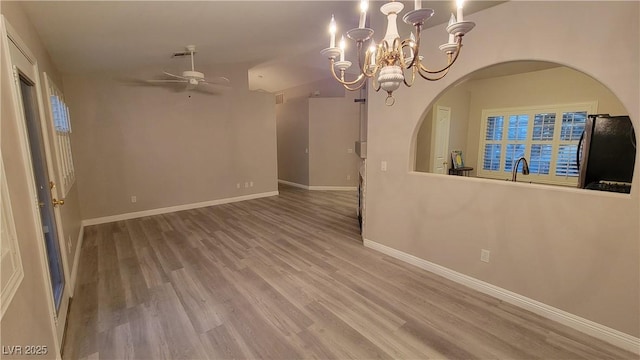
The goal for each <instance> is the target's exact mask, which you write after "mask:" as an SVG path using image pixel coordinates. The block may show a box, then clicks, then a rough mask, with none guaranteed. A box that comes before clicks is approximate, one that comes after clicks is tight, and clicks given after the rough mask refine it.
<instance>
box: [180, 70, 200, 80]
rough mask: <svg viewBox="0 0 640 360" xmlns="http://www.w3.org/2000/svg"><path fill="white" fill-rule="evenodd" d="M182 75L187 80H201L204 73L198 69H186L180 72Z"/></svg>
mask: <svg viewBox="0 0 640 360" xmlns="http://www.w3.org/2000/svg"><path fill="white" fill-rule="evenodd" d="M182 77H185V78H187V79H189V80H195V81H196V82H197V81H199V80H200V81H202V80H204V74H203V73H201V72H199V71H192V70H186V71H183V72H182Z"/></svg>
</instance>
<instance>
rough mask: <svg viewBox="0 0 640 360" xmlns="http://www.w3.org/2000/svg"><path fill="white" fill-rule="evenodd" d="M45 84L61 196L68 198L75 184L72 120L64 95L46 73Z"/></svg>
mask: <svg viewBox="0 0 640 360" xmlns="http://www.w3.org/2000/svg"><path fill="white" fill-rule="evenodd" d="M45 84H46V88H47V95H48V98H49V109H50V111H51V113H50V114H51V120H52V121H53V136H52V138H53V147H54V154H55V160H56V161H55V164H56V170H57V174H58V183H59V185H60V191H61V192H62V194H61V196H67V193H68V192H69V189H71V186H73V183H74V182H75V180H76V178H75V171H74V167H73V155H72V153H71V118H70V116H69V107H68V106H67V105H66V104H65V102H64V95H62V92H61V91H60V90H58V88H57V87H56V86H55V84H54V83H53V81H51V79H50V78H49V76H48V75H47V74H46V73H45Z"/></svg>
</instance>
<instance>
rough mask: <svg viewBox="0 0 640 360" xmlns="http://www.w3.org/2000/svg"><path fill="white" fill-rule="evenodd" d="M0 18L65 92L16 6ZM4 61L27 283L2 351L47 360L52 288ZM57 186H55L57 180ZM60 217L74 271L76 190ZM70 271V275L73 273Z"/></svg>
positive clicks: (7, 323) (9, 315)
mask: <svg viewBox="0 0 640 360" xmlns="http://www.w3.org/2000/svg"><path fill="white" fill-rule="evenodd" d="M0 12H1V13H2V14H3V15H4V16H5V17H6V19H7V20H8V22H9V23H10V24H11V26H12V27H13V28H14V30H15V31H16V32H17V33H18V35H19V36H20V38H21V39H22V40H23V41H24V42H25V44H26V46H27V47H28V48H29V50H30V51H31V52H32V53H33V55H34V56H35V57H36V60H37V63H38V67H39V71H40V74H39V75H40V83H41V85H42V84H44V78H43V77H42V72H46V73H47V74H49V76H50V77H51V78H52V79H53V81H54V82H56V84H57V85H58V86H59V87H61V81H60V76H59V74H58V71H57V69H56V68H55V66H54V65H53V64H52V62H51V59H50V57H49V54H48V53H47V51H46V49H45V48H44V46H43V45H42V43H41V41H40V38H39V37H38V35H37V33H36V32H35V30H34V28H33V26H32V25H31V23H30V22H29V20H28V19H27V17H26V15H25V13H24V12H23V10H22V7H21V5H20V4H19V3H16V2H7V1H3V2H2V7H1V9H0ZM6 55H8V54H4V53H3V54H2V69H1V71H2V74H1V76H0V79H2V80H1V82H2V96H1V101H2V119H1V121H0V123H1V126H2V141H1V143H2V149H1V151H2V157H3V159H4V163H5V167H6V172H7V185H8V187H9V192H10V197H11V204H12V207H13V212H14V219H15V222H16V231H17V235H18V239H19V247H20V254H21V257H22V266H23V268H24V279H23V281H22V283H21V284H20V287H19V288H18V290H17V292H16V294H15V297H14V298H13V301H12V302H11V305H10V306H9V308H8V309H7V312H6V314H5V315H4V317H3V318H2V329H1V332H2V346H12V345H27V344H33V345H46V346H48V349H49V350H50V351H49V354H48V356H46V358H54V357H55V346H54V344H55V334H54V333H53V331H52V328H51V322H50V308H49V302H48V301H47V300H46V299H47V297H50V296H51V294H50V289H49V284H48V282H47V281H46V278H45V277H44V276H45V275H44V274H45V273H46V272H48V270H46V263H44V259H42V258H41V256H40V252H39V250H38V248H39V247H38V243H37V241H39V240H40V239H41V238H42V235H41V234H38V231H39V230H38V229H39V227H40V225H38V224H36V223H35V222H34V220H33V217H32V211H34V209H32V206H31V205H29V204H33V202H32V200H31V197H30V195H29V188H28V186H29V183H28V181H29V180H28V179H29V176H30V175H29V174H28V173H27V171H26V170H25V164H30V160H29V156H28V154H26V153H24V152H23V151H22V150H21V146H20V143H19V142H18V139H19V133H20V132H19V131H20V130H19V128H20V127H21V126H22V124H21V121H22V120H21V119H20V118H18V116H17V111H22V109H16V108H15V106H14V103H13V99H12V94H11V87H10V85H11V79H12V78H13V76H12V75H11V74H10V72H9V70H8V66H9V64H8V63H7V61H8V59H7V58H6ZM42 90H43V91H42V95H43V99H45V101H46V95H45V92H44V89H42ZM44 115H45V116H48V113H46V112H45V113H44ZM47 120H48V121H49V123H51V121H50V119H48V118H47ZM72 145H73V144H72ZM29 166H30V165H29ZM53 180H54V181H55V178H54V179H53ZM59 211H60V219H61V221H62V224H60V225H61V227H62V229H63V232H62V234H61V237H62V238H63V239H64V240H62V244H61V246H60V248H61V250H62V251H65V252H66V256H67V259H68V262H69V264H68V265H69V267H71V266H72V265H73V259H74V257H75V254H76V251H78V248H77V245H78V234H79V230H80V215H79V203H78V195H77V186H73V187H72V188H71V189H70V191H69V194H68V195H67V197H66V198H65V205H64V206H62V207H61V208H60V210H59ZM67 239H68V240H70V241H71V245H72V246H71V249H68V248H67V246H66V241H67ZM67 270H68V273H69V274H70V273H71V269H70V268H69V269H67ZM66 280H67V285H68V286H69V285H70V280H71V279H69V278H67V279H66Z"/></svg>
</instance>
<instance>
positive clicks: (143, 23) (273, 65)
mask: <svg viewBox="0 0 640 360" xmlns="http://www.w3.org/2000/svg"><path fill="white" fill-rule="evenodd" d="M500 2H502V1H469V2H468V4H467V5H466V6H465V13H467V14H470V13H473V12H475V11H479V10H481V9H484V8H486V7H489V6H493V5H496V4H498V3H500ZM404 3H405V11H406V10H407V9H409V10H410V9H412V8H413V1H410V2H404ZM380 4H382V2H376V3H374V2H372V3H371V5H370V10H369V14H370V16H375V17H378V15H376V14H375V13H377V12H378V8H379V5H380ZM358 5H359V2H358V1H323V0H320V1H29V2H24V3H23V6H24V8H25V10H26V12H27V14H28V16H29V18H30V19H31V21H32V23H33V25H34V26H35V28H36V30H37V31H38V33H39V35H40V37H41V39H42V41H43V42H44V44H45V46H46V47H47V49H48V50H49V53H50V55H51V57H52V59H53V62H54V63H55V65H56V66H57V67H58V69H59V70H60V71H61V72H62V73H71V74H87V73H94V72H116V71H118V72H122V71H127V70H131V69H140V68H143V67H145V66H160V67H161V66H165V65H166V64H169V62H170V60H171V58H170V57H171V54H172V53H173V52H177V51H182V50H183V48H184V46H185V45H188V44H194V45H196V46H197V51H198V55H196V69H197V64H201V65H206V66H210V65H215V64H223V63H248V64H250V66H251V67H252V69H251V70H250V71H249V82H250V88H251V89H254V90H255V89H262V90H265V91H269V92H275V91H280V90H283V89H286V88H290V87H293V86H297V85H301V84H304V83H308V82H311V81H314V80H319V79H322V78H325V77H327V76H328V68H327V60H326V59H324V58H323V57H322V56H321V55H320V53H319V51H320V50H321V49H323V48H325V47H327V45H328V38H329V36H328V32H327V29H328V23H329V19H330V18H331V15H332V14H335V17H336V20H337V22H338V26H339V29H338V31H339V32H344V31H345V30H346V29H350V28H353V27H356V26H357V21H358ZM423 7H431V8H434V10H435V11H436V15H434V17H433V18H432V19H431V20H430V21H429V24H428V25H429V26H434V25H436V24H443V23H445V22H446V21H447V20H448V17H449V13H450V12H451V11H454V10H455V1H454V0H451V1H424V2H423ZM380 16H381V15H380ZM347 56H349V54H347Z"/></svg>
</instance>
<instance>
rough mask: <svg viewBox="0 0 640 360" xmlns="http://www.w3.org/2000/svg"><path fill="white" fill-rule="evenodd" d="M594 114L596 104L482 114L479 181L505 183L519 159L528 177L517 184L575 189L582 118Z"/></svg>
mask: <svg viewBox="0 0 640 360" xmlns="http://www.w3.org/2000/svg"><path fill="white" fill-rule="evenodd" d="M596 112H597V103H596V102H589V103H578V104H562V105H546V106H535V107H533V106H532V107H521V108H504V109H485V110H483V111H482V124H481V131H480V149H479V156H478V176H479V177H486V178H494V179H502V180H507V179H510V177H511V172H512V170H513V166H514V165H515V163H516V161H517V160H518V159H519V158H521V157H524V158H525V159H526V160H527V161H528V163H529V171H530V174H529V175H518V180H519V181H527V182H532V183H541V184H555V185H566V186H576V185H577V181H578V166H577V162H576V152H577V150H578V142H579V140H580V136H581V135H582V132H583V131H584V128H585V124H586V119H587V115H588V114H594V113H596ZM522 166H523V162H520V164H519V166H518V170H517V171H518V172H519V173H520V174H521V173H522Z"/></svg>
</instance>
